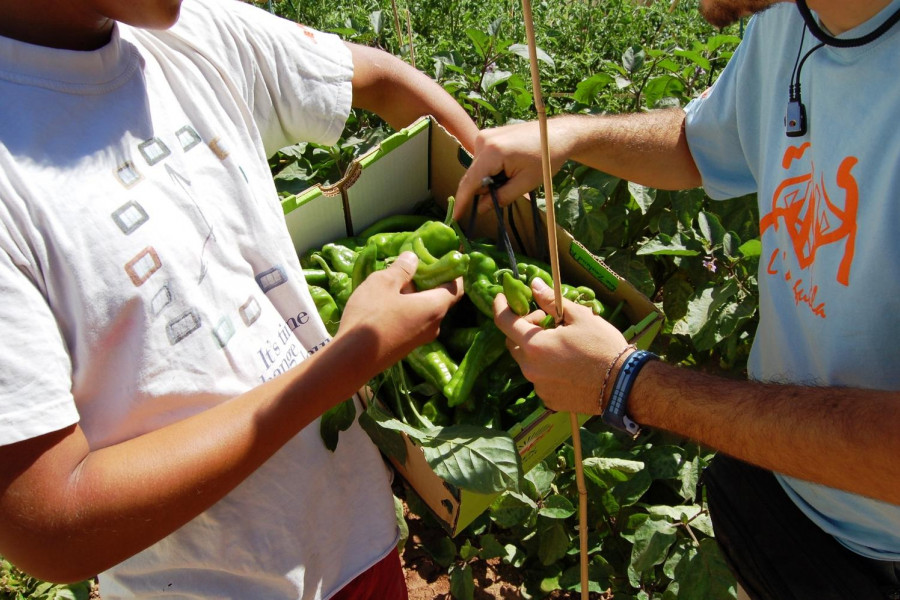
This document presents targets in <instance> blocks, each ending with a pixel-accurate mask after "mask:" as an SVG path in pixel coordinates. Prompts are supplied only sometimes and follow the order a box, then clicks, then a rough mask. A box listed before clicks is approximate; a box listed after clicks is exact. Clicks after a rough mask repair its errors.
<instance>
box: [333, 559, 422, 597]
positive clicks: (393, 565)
mask: <svg viewBox="0 0 900 600" xmlns="http://www.w3.org/2000/svg"><path fill="white" fill-rule="evenodd" d="M331 600H409V592H408V591H407V589H406V577H405V576H404V575H403V568H402V567H401V566H400V554H398V553H397V551H396V550H393V551H391V552H390V553H388V555H387V556H385V557H384V558H382V559H381V560H380V561H379V562H377V563H376V564H375V565H373V566H372V567H370V568H369V569H368V570H367V571H364V572H363V573H361V574H360V575H359V576H358V577H356V579H354V580H353V581H351V582H350V583H348V584H347V585H346V586H344V587H343V588H341V590H340V591H339V592H338V593H337V594H335V595H334V596H332V597H331Z"/></svg>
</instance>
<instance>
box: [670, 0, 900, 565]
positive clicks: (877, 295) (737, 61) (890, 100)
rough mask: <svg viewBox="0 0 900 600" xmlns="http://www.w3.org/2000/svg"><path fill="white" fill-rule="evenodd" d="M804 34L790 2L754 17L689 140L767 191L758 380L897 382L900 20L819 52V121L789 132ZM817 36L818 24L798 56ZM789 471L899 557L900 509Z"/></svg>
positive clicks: (810, 86) (812, 110) (719, 187)
mask: <svg viewBox="0 0 900 600" xmlns="http://www.w3.org/2000/svg"><path fill="white" fill-rule="evenodd" d="M898 9H900V0H894V1H893V2H891V3H890V4H889V5H888V6H887V7H886V8H885V9H884V10H883V11H881V13H879V14H878V15H876V16H875V17H874V18H873V19H871V20H870V21H868V22H867V23H864V24H863V25H861V26H859V27H857V28H855V29H853V30H851V31H848V32H846V33H844V34H843V35H842V36H841V37H850V38H854V37H858V36H861V35H864V34H866V33H868V32H870V31H872V30H873V29H875V28H876V27H877V26H878V25H879V24H881V23H882V22H884V20H885V19H886V18H887V17H888V16H889V15H891V14H892V13H893V12H895V11H896V10H898ZM803 30H804V23H803V20H802V18H801V17H800V14H799V12H798V11H797V8H796V7H795V6H794V5H793V4H776V5H774V6H773V7H772V8H770V9H769V10H767V11H765V12H763V13H760V14H759V15H757V16H756V17H754V18H753V19H752V20H751V22H750V23H749V25H748V27H747V30H746V33H745V37H744V40H743V42H742V43H741V44H740V46H739V47H738V49H737V51H736V52H735V54H734V56H733V58H732V59H731V61H730V62H729V64H728V66H727V68H726V69H725V71H724V72H723V73H722V75H721V77H719V79H718V80H717V81H716V83H715V84H714V85H713V87H712V88H710V89H709V90H707V92H705V93H704V94H703V95H702V96H701V97H700V98H697V99H696V100H694V101H692V102H691V103H690V104H689V105H688V106H687V107H686V109H685V110H686V112H687V122H686V133H687V140H688V144H689V146H690V149H691V153H692V154H693V157H694V160H695V161H696V162H697V166H698V167H699V169H700V172H701V173H702V176H703V185H704V188H705V189H706V192H707V193H708V194H709V195H710V196H711V197H713V198H718V199H725V198H732V197H735V196H740V195H744V194H748V193H753V192H755V193H757V195H758V199H759V212H760V233H761V237H762V248H763V250H762V252H763V253H762V256H761V259H760V268H759V293H760V300H759V302H760V305H759V310H760V325H759V329H758V331H757V334H756V338H755V340H754V344H753V350H752V352H751V355H750V364H749V372H750V377H751V378H752V379H756V380H761V381H770V382H779V383H795V384H803V385H814V386H846V387H854V388H870V389H884V390H898V389H900V368H897V365H898V364H900V343H898V339H900V310H898V309H900V302H898V300H897V299H898V298H900V272H898V267H897V265H898V261H897V256H898V254H900V235H898V226H900V168H898V167H900V136H898V132H897V126H896V120H897V111H898V109H900V102H898V98H900V77H898V68H900V60H898V59H900V27H894V28H892V29H891V30H889V31H888V32H887V33H886V34H885V35H883V36H882V37H880V38H878V39H877V40H876V41H874V42H871V43H869V44H867V45H865V46H862V47H859V48H833V47H830V46H826V47H823V48H820V49H818V50H816V51H815V52H813V53H812V54H811V55H810V56H809V58H808V60H806V62H805V64H804V65H803V68H802V70H801V75H800V83H801V86H802V87H801V93H802V100H803V102H804V104H805V105H806V111H807V122H808V131H807V134H806V135H804V136H802V137H788V136H787V135H786V133H785V119H784V117H785V112H786V109H787V106H788V92H789V85H790V83H791V79H792V72H793V70H794V65H795V59H796V58H797V56H798V53H799V52H800V44H801V38H802V34H803ZM818 43H819V41H818V40H817V39H816V38H815V37H814V36H813V35H812V34H811V33H810V32H807V33H806V35H805V38H803V49H802V54H799V56H800V57H801V58H802V56H803V55H805V54H806V52H807V51H808V50H810V49H812V48H813V47H814V46H815V45H817V44H818ZM835 418H846V417H845V416H840V417H839V416H835ZM872 427H878V424H877V423H872ZM778 477H779V480H780V481H781V482H782V485H783V486H784V487H785V489H786V491H787V493H788V494H789V495H790V496H791V497H792V498H793V499H794V501H795V502H796V503H797V505H798V506H799V507H800V508H801V509H802V510H803V512H804V513H806V514H807V515H808V516H809V517H810V518H811V519H812V520H813V521H814V522H816V523H817V524H818V525H819V526H820V527H822V529H824V530H825V531H827V532H829V533H831V534H833V535H834V536H835V537H836V538H837V539H838V540H839V541H840V542H841V543H843V544H844V545H846V546H847V547H849V548H850V549H852V550H855V551H856V552H858V553H860V554H862V555H864V556H868V557H870V558H875V559H880V560H894V561H896V560H900V506H897V505H893V504H887V503H884V502H878V501H875V500H871V499H868V498H865V497H862V496H858V495H855V494H849V493H846V492H842V491H839V490H835V489H832V488H828V487H825V486H822V485H818V484H813V483H809V482H806V481H801V480H798V479H794V478H790V477H785V476H780V475H779V476H778Z"/></svg>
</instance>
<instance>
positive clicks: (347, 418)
mask: <svg viewBox="0 0 900 600" xmlns="http://www.w3.org/2000/svg"><path fill="white" fill-rule="evenodd" d="M354 419H356V404H355V403H354V401H353V398H348V399H347V400H344V401H343V402H341V403H340V404H338V405H336V406H333V407H331V408H330V409H328V410H327V411H325V414H323V415H322V419H321V420H320V421H319V434H320V435H321V436H322V441H323V442H325V447H326V448H328V449H329V450H331V451H332V452H334V451H335V449H336V448H337V444H338V435H339V434H340V432H342V431H347V430H348V429H350V426H351V425H353V421H354Z"/></svg>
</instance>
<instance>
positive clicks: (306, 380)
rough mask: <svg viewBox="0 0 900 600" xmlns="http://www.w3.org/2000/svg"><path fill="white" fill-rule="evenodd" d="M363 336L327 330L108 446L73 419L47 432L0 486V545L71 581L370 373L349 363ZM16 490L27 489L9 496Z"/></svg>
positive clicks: (212, 493) (154, 528)
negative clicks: (226, 397)
mask: <svg viewBox="0 0 900 600" xmlns="http://www.w3.org/2000/svg"><path fill="white" fill-rule="evenodd" d="M365 347H366V346H365V345H361V344H359V343H356V342H353V341H349V340H348V341H342V340H341V339H339V338H336V339H335V340H334V341H333V342H332V344H330V345H329V346H326V348H325V349H323V350H322V351H320V352H319V353H317V354H315V355H313V357H311V358H310V359H309V360H307V361H304V362H303V363H301V364H300V365H299V366H298V367H296V368H294V369H292V370H291V371H289V372H288V373H286V374H284V375H282V376H280V377H278V378H276V379H273V380H271V381H269V382H267V383H266V384H264V385H262V386H259V387H257V388H255V389H253V390H252V391H250V392H248V393H246V394H243V395H241V396H238V397H236V398H233V399H232V400H230V401H228V402H225V403H223V404H220V405H218V406H216V407H214V408H211V409H209V410H206V411H204V412H202V413H199V414H197V415H195V416H192V417H190V418H188V419H185V420H182V421H179V422H176V423H173V424H171V425H169V426H166V427H163V428H161V429H158V430H156V431H153V432H150V433H147V434H145V435H142V436H139V437H137V438H134V439H131V440H129V441H126V442H123V443H120V444H116V445H114V446H111V447H108V448H104V449H99V450H95V451H89V449H88V448H87V443H86V440H85V439H84V437H83V435H81V433H80V430H79V429H77V428H72V429H70V430H67V431H66V432H61V433H60V435H63V434H64V435H65V436H66V438H65V439H64V440H55V439H52V437H51V439H49V440H48V442H51V443H61V444H63V445H64V446H65V447H57V448H55V449H54V450H55V452H54V454H52V455H51V454H47V455H45V456H42V457H41V458H39V459H38V460H39V461H48V464H47V465H44V466H43V467H42V466H41V465H38V466H39V467H41V468H38V469H37V470H33V471H29V472H26V473H25V474H24V475H23V476H21V477H19V478H18V479H17V480H15V481H14V482H13V483H12V485H11V486H10V489H7V490H4V494H3V496H2V497H0V501H2V502H8V503H10V505H8V506H6V507H2V514H3V515H4V516H5V518H6V523H5V524H4V528H3V529H4V531H3V532H0V541H2V542H3V543H2V549H3V554H5V555H7V556H8V558H10V559H11V560H13V561H14V562H16V563H17V564H19V565H20V566H21V567H22V568H23V569H26V570H29V571H31V572H33V573H34V574H35V575H37V576H40V577H43V578H46V579H52V580H63V581H66V580H68V581H71V580H80V579H84V578H86V577H89V576H92V575H93V574H95V573H97V572H100V571H102V570H104V569H106V568H108V567H110V566H112V565H114V564H116V563H118V562H121V561H122V560H124V559H125V558H127V557H129V556H131V555H132V554H134V553H136V552H138V551H140V550H142V549H144V548H146V547H147V546H149V545H151V544H153V543H154V542H156V541H158V540H159V539H161V538H163V537H165V536H166V535H168V534H169V533H171V532H173V531H174V530H176V529H177V528H179V527H180V526H181V525H183V524H185V523H186V522H188V521H189V520H191V519H192V518H194V517H195V516H197V515H198V514H200V513H201V512H203V511H204V510H206V509H207V508H209V507H210V506H211V505H212V504H214V503H215V502H217V501H218V500H220V499H221V498H222V497H223V496H225V495H226V494H227V493H228V492H229V491H231V490H232V489H233V488H234V487H235V486H237V485H238V484H239V483H241V482H242V481H243V480H244V479H245V478H246V477H247V476H249V475H250V474H251V473H252V472H253V471H254V470H256V469H257V468H258V467H259V466H260V465H261V464H263V463H264V462H265V461H266V460H267V459H268V458H269V457H271V456H272V454H274V453H275V452H276V451H278V449H279V448H281V447H282V446H283V445H284V444H285V443H286V442H287V441H288V440H289V439H290V438H291V437H293V436H294V435H296V433H297V432H298V431H300V430H301V429H302V428H303V427H305V426H306V425H308V424H309V423H310V422H312V421H313V420H314V419H315V418H316V417H317V416H318V415H319V414H321V413H322V412H323V411H325V410H326V409H328V408H329V407H330V406H332V405H334V404H337V403H338V402H340V401H341V400H343V399H345V398H348V397H350V396H351V395H352V394H353V393H355V392H356V391H357V390H358V389H359V388H360V387H361V386H362V385H364V384H365V382H366V381H367V376H369V375H371V373H367V372H366V370H364V369H360V368H359V367H360V365H362V364H367V362H371V361H370V360H368V358H367V356H365V353H364V352H363V350H362V348H365ZM372 368H376V367H375V366H374V365H373V367H372ZM79 456H80V457H82V458H81V460H77V459H78V457H79ZM60 457H67V459H66V460H59V458H60ZM19 490H21V493H22V494H27V495H28V496H29V497H30V498H32V500H30V501H28V502H17V501H16V498H15V497H16V495H17V494H18V493H19ZM13 504H14V505H15V506H14V507H13ZM7 523H8V525H7ZM85 548H90V549H91V550H90V552H85V551H84V549H85Z"/></svg>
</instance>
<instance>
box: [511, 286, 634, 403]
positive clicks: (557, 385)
mask: <svg viewBox="0 0 900 600" xmlns="http://www.w3.org/2000/svg"><path fill="white" fill-rule="evenodd" d="M532 292H533V294H534V299H535V301H536V302H537V304H538V307H539V308H540V310H536V311H534V312H532V313H530V314H528V315H526V316H525V317H520V316H518V315H516V314H515V313H514V312H513V311H512V309H511V308H510V305H509V303H508V302H507V300H506V297H505V296H503V295H502V294H498V295H497V297H496V298H495V299H494V313H495V318H494V322H495V323H496V324H497V327H498V328H499V329H500V330H501V331H503V333H505V334H506V336H507V338H508V341H507V344H506V345H507V347H508V348H509V350H510V353H511V354H512V355H513V358H515V359H516V362H518V363H519V366H520V367H521V369H522V373H523V375H525V377H526V378H527V379H528V380H529V381H531V382H532V383H533V384H534V389H535V392H537V394H538V396H540V397H541V399H542V400H543V401H544V404H545V405H546V406H547V407H548V408H550V409H552V410H556V411H569V412H576V413H580V414H589V415H590V414H598V413H599V411H600V403H599V401H598V397H597V393H598V389H599V386H600V383H601V382H602V381H603V377H604V374H605V373H606V371H607V368H608V367H609V364H610V362H612V361H613V360H614V359H615V357H616V356H617V355H618V354H619V353H620V352H621V350H622V349H623V348H624V347H625V346H627V345H628V342H626V341H625V338H624V337H623V335H622V333H621V332H620V331H619V330H618V329H616V328H615V327H614V326H613V325H611V324H610V323H609V322H608V321H606V320H604V319H602V318H600V317H598V316H597V315H595V314H594V312H593V310H592V309H591V308H590V307H589V306H583V305H581V304H578V303H576V302H572V301H571V300H568V299H566V298H563V303H564V305H565V307H564V308H565V310H564V312H565V315H566V316H565V320H564V321H563V323H561V324H560V325H558V326H557V327H554V328H549V329H545V328H543V327H542V325H541V321H542V319H543V318H544V316H545V314H549V315H552V314H556V310H555V306H554V305H555V298H554V294H553V289H552V288H550V287H549V286H547V284H546V283H544V281H543V280H541V279H539V278H538V279H536V280H535V281H534V282H533V283H532Z"/></svg>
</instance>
